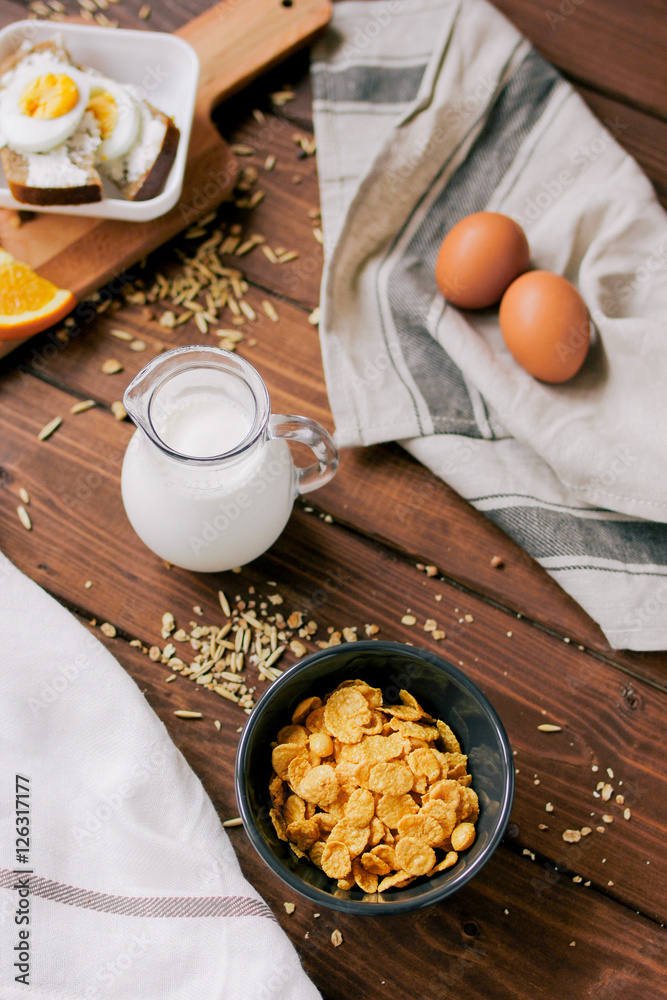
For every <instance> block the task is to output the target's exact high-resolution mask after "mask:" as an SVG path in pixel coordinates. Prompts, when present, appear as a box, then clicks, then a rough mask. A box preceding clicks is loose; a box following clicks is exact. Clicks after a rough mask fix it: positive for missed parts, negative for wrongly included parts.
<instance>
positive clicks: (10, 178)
mask: <svg viewBox="0 0 667 1000" xmlns="http://www.w3.org/2000/svg"><path fill="white" fill-rule="evenodd" d="M0 158H1V159H2V166H3V169H4V171H5V177H6V179H7V184H8V186H9V190H10V191H11V193H12V197H13V198H15V199H16V200H17V201H20V202H23V203H24V204H25V205H86V204H90V203H91V202H94V201H101V200H102V181H101V178H100V175H99V174H98V172H97V170H95V168H94V167H91V168H90V170H89V172H88V179H87V181H86V183H85V184H78V185H76V186H74V187H34V186H33V185H31V184H28V173H29V167H28V161H27V159H26V158H25V156H22V155H21V154H20V153H15V152H14V150H13V149H10V148H9V147H8V146H5V147H4V149H2V150H0Z"/></svg>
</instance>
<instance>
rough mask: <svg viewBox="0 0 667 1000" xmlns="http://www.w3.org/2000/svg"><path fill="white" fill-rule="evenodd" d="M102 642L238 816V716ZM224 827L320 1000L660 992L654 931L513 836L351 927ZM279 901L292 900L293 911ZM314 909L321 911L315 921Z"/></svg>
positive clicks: (225, 810) (137, 656)
mask: <svg viewBox="0 0 667 1000" xmlns="http://www.w3.org/2000/svg"><path fill="white" fill-rule="evenodd" d="M95 631H96V634H97V635H98V636H99V635H100V633H99V630H95ZM102 641H104V643H105V645H106V646H107V647H108V648H109V649H110V650H111V652H112V653H113V654H114V655H115V656H117V657H118V658H119V660H120V662H121V663H122V664H123V665H124V666H125V668H126V669H127V670H128V671H129V672H130V673H131V674H132V676H133V677H134V678H135V680H136V681H137V683H138V684H139V686H140V687H141V689H142V691H145V692H146V697H147V699H148V701H149V703H150V704H151V705H152V706H153V708H154V709H155V710H156V712H157V713H158V714H159V715H160V717H161V718H162V719H163V721H164V722H165V725H166V726H167V729H168V730H169V733H170V736H171V737H172V739H173V740H174V742H175V743H176V745H177V746H178V747H179V748H180V749H181V750H182V752H183V753H184V754H185V756H186V758H187V760H188V761H189V762H190V764H191V766H192V767H193V768H194V770H195V771H196V773H197V774H198V775H199V777H200V778H201V780H202V782H203V784H204V787H205V788H206V791H207V792H208V794H209V795H210V797H211V799H212V801H213V803H214V805H215V807H216V809H217V811H218V813H219V815H220V818H221V819H223V820H224V819H229V818H230V817H232V816H234V815H236V811H237V810H236V802H235V798H234V786H233V768H234V753H235V747H236V743H237V740H238V733H237V732H236V730H237V723H238V725H241V724H242V720H243V718H244V717H243V716H242V715H241V714H240V713H239V712H238V710H236V709H235V708H234V706H231V705H229V704H228V703H226V702H220V703H219V705H218V704H216V706H215V711H214V712H211V708H210V701H211V699H210V697H209V693H208V692H206V691H203V690H202V689H201V688H196V687H195V686H194V685H185V684H164V683H163V682H162V676H164V674H161V675H159V677H158V679H157V680H156V667H155V664H153V663H151V662H150V661H149V660H148V659H147V657H145V656H144V657H142V655H141V653H139V652H138V651H136V650H134V649H132V648H131V647H129V646H128V645H127V643H124V642H122V641H121V640H117V639H114V640H108V639H106V638H105V637H102ZM193 688H195V690H192V689H193ZM186 707H189V708H195V709H196V710H199V711H202V712H203V713H204V715H205V718H204V719H203V720H201V721H200V720H197V721H185V720H181V719H177V718H175V717H174V715H173V712H174V710H175V709H176V708H186ZM214 717H215V718H218V719H219V721H220V722H221V727H222V728H221V730H220V732H217V731H216V730H215V729H214V727H213V718H214ZM239 719H240V720H241V721H239ZM228 832H229V835H230V838H231V842H232V845H233V847H234V850H235V851H236V853H237V855H238V857H239V860H240V862H241V866H242V869H243V873H244V875H245V876H246V878H248V879H249V880H250V882H251V883H252V884H253V885H254V886H255V887H256V888H257V889H258V890H259V892H260V893H261V894H262V897H263V898H264V899H265V900H266V901H267V902H268V904H269V905H270V907H271V909H272V910H273V912H274V914H275V915H276V918H277V919H278V921H279V922H280V924H281V926H282V927H283V929H284V930H285V932H286V933H287V934H288V936H289V937H290V938H291V939H292V941H293V943H294V945H295V946H296V948H297V951H298V952H299V955H300V958H301V960H302V962H303V963H304V966H305V969H306V971H307V972H308V973H309V975H310V976H311V977H312V978H313V981H314V982H315V984H316V985H317V987H318V988H319V989H320V990H321V991H322V993H323V996H324V997H325V998H327V1000H349V997H350V995H351V994H350V983H351V982H353V983H354V994H355V996H359V997H368V998H369V1000H370V998H371V997H402V998H403V997H406V998H407V997H420V998H421V997H427V996H429V997H430V996H433V997H438V998H440V997H443V998H444V997H450V996H460V995H463V991H465V996H467V997H469V998H471V1000H477V998H482V997H483V998H484V1000H488V998H489V997H494V998H497V1000H506V998H507V1000H534V998H535V996H540V995H541V994H542V993H543V992H545V991H546V990H548V991H549V994H550V995H552V996H554V997H558V998H561V997H562V998H566V997H573V998H574V997H577V998H578V997H582V996H586V995H590V996H593V997H595V996H600V997H603V996H604V997H611V996H612V995H615V994H614V992H613V991H615V990H618V991H619V995H624V996H628V997H631V996H641V997H642V998H643V1000H644V998H646V1000H654V998H655V1000H657V998H658V997H661V996H664V993H663V991H662V969H661V964H662V963H661V956H662V950H661V939H660V934H661V932H660V929H659V928H658V927H656V925H655V924H654V923H652V922H651V921H649V920H647V919H645V918H643V917H640V916H638V915H637V914H635V913H633V912H631V911H629V910H627V909H626V908H625V907H623V906H621V905H619V904H618V903H616V902H614V901H613V900H612V899H610V898H609V897H608V896H605V895H603V894H602V893H600V892H598V891H596V890H595V888H594V887H586V886H584V884H583V883H573V882H572V875H571V874H565V873H564V872H559V871H557V870H556V868H555V867H554V865H553V864H552V863H551V862H549V861H548V860H546V859H545V858H540V859H536V860H535V861H531V860H530V858H529V857H528V856H524V855H522V854H521V852H520V849H518V848H517V847H516V846H515V843H514V841H513V839H512V838H510V839H508V840H506V842H505V843H504V844H503V845H502V846H501V847H500V848H499V850H498V852H497V853H496V855H495V856H494V858H493V859H492V860H491V862H490V863H489V864H488V866H487V867H486V868H485V869H484V871H483V872H482V873H481V874H480V875H479V877H478V878H477V879H475V880H474V881H473V882H472V883H470V885H468V886H466V887H465V888H464V889H463V890H462V891H461V892H459V893H457V894H456V895H455V896H453V897H451V898H450V899H448V900H446V901H445V902H444V903H442V904H440V905H437V906H433V907H430V908H428V909H426V910H421V911H418V912H416V913H412V914H406V915H402V916H400V917H384V918H382V917H375V918H366V919H364V920H359V919H358V918H355V917H348V916H346V915H344V914H340V913H336V912H334V911H331V910H327V909H321V910H319V911H318V910H316V909H315V907H314V906H313V904H311V903H309V902H308V901H306V900H305V899H303V898H302V897H300V896H299V895H298V894H297V893H294V892H292V890H290V889H288V888H287V887H286V886H284V885H283V884H282V883H281V882H280V881H279V879H278V878H277V877H276V876H275V875H274V874H273V873H272V872H271V871H270V870H269V869H268V868H267V867H266V866H265V865H264V863H263V862H262V861H261V860H260V859H259V857H258V856H257V854H256V853H255V851H254V849H253V848H252V846H251V844H250V842H249V840H248V839H247V837H246V835H245V832H244V831H243V829H242V828H238V829H230V830H229V831H228ZM285 901H290V902H294V903H295V904H296V910H295V912H294V913H293V914H292V915H291V916H288V915H287V913H286V912H285V909H284V906H283V903H284V902H285ZM313 912H320V916H319V918H314V917H313ZM334 928H338V929H339V930H340V931H341V932H342V934H343V944H342V946H340V947H339V948H337V949H335V948H334V947H333V946H332V944H331V940H330V938H331V933H332V931H333V930H334ZM572 941H575V942H576V944H575V945H574V946H572V945H571V942H572ZM519 950H520V955H521V974H520V976H517V975H516V968H515V965H516V961H517V953H518V951H519ZM415 952H417V956H418V960H417V961H416V962H415Z"/></svg>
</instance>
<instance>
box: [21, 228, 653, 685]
mask: <svg viewBox="0 0 667 1000" xmlns="http://www.w3.org/2000/svg"><path fill="white" fill-rule="evenodd" d="M222 215H223V217H224V216H225V213H224V212H223V213H222ZM303 215H304V216H305V218H306V219H307V218H308V216H307V212H303ZM252 228H253V227H252V226H248V227H247V231H248V232H250V231H252ZM313 242H314V241H313ZM258 257H261V258H262V261H263V262H264V264H266V266H267V267H268V268H272V269H273V270H274V271H275V270H278V272H279V275H281V274H282V272H283V270H284V271H285V272H287V273H289V269H290V267H292V266H294V265H296V264H297V263H298V261H294V262H292V263H291V264H285V265H280V266H276V265H271V264H269V262H268V261H267V260H266V258H265V257H264V256H263V254H261V252H260V251H259V250H254V251H252V253H251V254H250V255H248V256H246V257H243V258H241V259H240V261H241V266H242V267H243V268H244V271H245V272H246V273H248V270H249V267H250V264H248V263H247V262H248V261H249V260H251V261H252V262H254V261H255V260H257V259H258ZM228 262H229V263H231V264H235V263H236V264H238V263H239V258H229V260H228ZM156 266H158V267H159V268H160V270H161V271H164V272H165V273H167V274H169V273H170V266H171V267H173V262H172V264H171V265H169V262H168V261H165V262H164V265H163V262H161V261H158V262H157V263H156ZM256 266H258V267H259V268H263V266H264V265H263V264H262V263H261V262H260V263H259V264H258V265H256ZM270 278H271V274H270V273H269V275H268V277H267V278H266V279H265V280H267V281H268V280H270ZM281 280H283V281H287V280H289V279H288V278H282V279H281ZM266 295H267V293H266V291H265V289H264V288H260V287H256V286H255V287H252V288H251V289H250V291H249V293H248V296H247V299H248V301H249V302H250V303H251V304H252V305H253V307H254V308H255V310H256V312H257V316H258V319H257V321H256V322H253V323H251V322H248V323H247V324H245V326H244V327H243V332H244V334H245V335H246V336H247V337H248V338H253V339H256V340H257V344H256V345H255V346H254V347H249V346H247V344H241V346H240V348H239V353H240V354H242V355H243V356H244V357H246V358H247V359H248V360H249V361H250V362H251V363H252V364H254V365H256V366H257V368H258V369H259V371H260V372H261V374H262V376H263V377H264V378H265V380H266V382H267V385H268V386H269V389H270V392H271V398H272V403H273V407H274V410H276V411H277V412H283V413H292V412H302V413H307V414H308V415H309V416H312V417H313V418H314V419H317V420H319V421H320V422H321V423H323V424H325V425H326V426H327V427H329V429H333V424H332V419H331V413H330V410H329V406H328V402H327V398H326V393H325V390H324V376H323V373H322V367H321V358H320V352H319V343H318V338H317V333H316V330H315V328H314V327H313V326H311V325H310V324H309V323H308V322H307V313H306V312H304V310H303V309H301V308H299V307H297V306H295V305H293V304H292V303H291V302H286V301H281V300H280V299H279V298H277V297H276V296H275V295H273V296H272V301H273V302H274V305H275V307H276V309H277V310H278V313H279V315H280V323H279V324H275V323H273V322H271V321H270V320H269V319H268V318H267V317H266V315H265V314H264V313H263V312H262V309H261V302H262V300H263V299H265V298H266ZM160 311H161V310H160V309H159V308H156V309H155V314H156V318H157V316H158V315H159V312H160ZM117 326H120V327H122V328H123V329H126V330H128V331H129V332H131V333H133V334H135V335H136V336H139V337H141V338H143V339H144V341H145V343H146V344H147V351H146V352H144V353H137V352H135V351H133V350H131V349H130V347H129V345H128V344H126V343H123V342H122V341H118V340H116V339H115V338H113V337H112V336H111V335H110V334H109V330H110V329H113V328H114V327H117ZM210 339H211V338H210V337H205V338H203V337H202V336H201V335H200V333H199V331H198V329H197V328H196V326H195V324H194V322H192V321H190V322H189V323H187V324H184V325H183V326H181V327H178V328H177V329H176V330H166V329H164V328H163V327H161V326H160V325H159V323H158V322H157V321H156V320H155V321H153V322H152V323H147V322H146V320H145V319H144V318H143V317H142V314H141V310H140V309H139V308H136V307H132V308H128V307H124V308H123V309H122V310H121V311H120V312H118V313H115V314H114V315H113V316H109V315H108V314H106V315H105V316H103V317H101V318H100V320H99V321H98V322H97V323H96V324H95V325H94V326H93V327H91V328H90V329H85V330H82V332H81V333H79V334H76V335H75V336H74V337H73V339H72V341H71V342H70V344H68V345H67V346H66V347H65V346H64V345H62V344H60V343H59V342H57V341H56V342H55V343H53V342H52V341H51V340H49V338H48V336H45V337H41V338H34V339H33V341H31V342H30V343H29V344H28V345H26V347H25V348H24V349H23V350H21V351H20V352H18V354H17V355H16V358H15V361H16V363H18V366H19V367H23V366H26V367H27V368H28V369H29V370H30V371H32V372H34V373H35V374H39V376H40V377H42V378H45V379H48V380H50V381H54V382H56V383H57V384H59V385H63V386H65V385H66V386H67V387H68V389H69V390H70V391H74V392H76V394H77V395H78V396H80V397H82V398H92V399H95V400H98V401H99V402H100V403H102V404H104V405H106V406H107V407H109V406H110V405H111V403H112V402H113V401H114V400H119V399H121V397H122V393H123V391H124V388H125V386H126V385H127V383H128V382H129V381H130V379H131V378H133V377H134V375H136V374H137V372H138V371H139V370H140V368H141V367H142V366H143V365H144V364H145V363H146V361H147V360H148V359H149V358H150V357H152V356H154V354H155V353H157V352H159V351H161V350H163V349H164V348H165V347H169V348H171V347H177V346H182V345H186V344H191V343H198V342H201V341H202V340H210ZM286 356H288V357H289V359H290V361H289V366H288V367H286V366H285V357H286ZM109 357H113V358H116V359H117V360H119V361H120V362H121V364H123V365H124V371H123V372H122V373H119V374H118V375H114V376H108V375H104V374H103V373H102V364H103V362H104V361H105V360H107V359H108V358H109ZM13 363H14V362H12V365H10V364H9V363H7V365H6V369H7V371H9V370H11V368H12V366H13ZM79 419H81V418H79ZM369 481H372V483H373V490H372V495H371V494H369V490H368V483H369ZM311 503H312V504H314V506H315V507H317V508H318V509H319V510H321V511H323V512H326V513H329V514H331V515H333V516H334V517H335V518H336V519H337V520H339V521H341V522H343V523H345V524H349V525H350V526H353V527H354V528H355V530H357V531H362V532H364V533H365V534H367V535H368V536H369V537H372V538H382V539H383V540H384V541H385V543H389V544H391V545H392V546H393V547H394V548H395V549H396V550H397V551H398V552H400V553H402V554H403V555H404V556H405V557H406V558H408V559H409V560H410V561H411V562H412V563H413V564H416V563H419V562H420V563H422V564H432V565H435V566H436V567H437V568H438V570H439V575H440V576H441V577H443V578H445V579H447V580H449V581H456V583H457V584H458V585H460V586H463V587H466V588H469V589H470V590H472V591H475V592H476V593H479V594H481V595H484V596H485V598H486V599H487V600H489V601H492V602H496V603H499V604H501V605H502V606H504V607H505V608H507V609H508V611H510V612H512V613H513V614H514V615H517V614H519V615H521V616H523V617H524V618H525V619H527V620H528V621H530V622H534V623H535V624H536V626H537V627H539V628H542V629H549V630H550V631H553V630H556V631H559V632H560V633H561V635H562V636H563V637H566V638H568V639H570V640H571V641H572V642H574V643H576V644H582V645H584V646H586V647H587V648H589V649H591V650H593V651H595V653H596V654H598V655H600V656H604V657H608V658H611V659H612V660H613V661H614V662H615V663H617V664H618V665H619V666H621V667H622V668H623V669H624V670H625V671H626V672H627V673H628V676H629V678H634V677H637V678H644V679H646V680H650V681H651V682H652V683H654V684H656V685H658V686H659V687H661V688H663V689H664V688H666V687H667V665H666V662H665V661H666V658H665V656H664V655H663V654H661V653H655V654H651V653H643V654H640V653H629V652H619V651H613V650H611V648H610V646H609V644H608V642H607V641H606V639H605V638H604V636H603V634H602V632H601V630H600V628H599V626H597V625H596V624H595V623H594V622H593V621H592V620H591V619H590V618H589V617H588V615H587V614H586V613H585V612H584V611H583V610H582V609H581V608H580V607H579V606H578V605H577V604H576V603H575V602H574V601H573V600H572V598H570V597H569V596H568V595H567V594H566V593H565V592H564V591H563V590H561V588H560V587H559V586H558V584H557V583H556V582H555V581H554V580H553V579H552V578H551V577H549V576H548V575H547V573H546V572H545V571H543V570H541V569H540V568H539V567H538V566H537V565H536V564H535V562H534V561H533V560H532V559H531V558H530V556H528V555H527V554H526V553H525V552H524V551H522V549H520V548H519V546H518V545H516V544H515V543H514V542H512V541H511V540H510V539H509V538H508V537H507V536H506V535H505V534H504V533H503V532H502V531H500V529H498V528H497V527H496V526H495V525H493V524H492V523H491V521H489V520H488V519H487V518H486V517H484V515H482V514H480V513H478V512H477V511H475V510H474V509H473V508H472V507H470V505H469V504H467V503H466V502H465V501H463V500H462V499H461V498H460V497H458V496H457V495H456V494H455V493H454V491H453V490H451V489H450V488H449V487H448V486H446V485H445V484H444V483H443V482H441V481H440V480H439V479H437V478H436V477H435V476H433V475H431V473H430V472H429V471H428V470H427V469H425V468H424V467H423V466H421V465H419V464H418V463H417V462H416V461H414V460H413V459H412V458H410V456H408V455H407V454H406V453H405V452H404V451H403V450H402V449H401V448H399V447H398V446H397V445H386V446H377V447H373V448H355V449H350V450H346V451H344V452H343V453H342V454H341V466H340V470H339V473H338V475H337V476H336V478H335V479H334V480H333V481H332V482H331V483H330V484H329V485H328V486H327V487H326V488H325V489H324V490H321V491H319V492H318V493H316V494H314V496H313V497H312V499H311ZM493 556H499V557H500V558H501V559H502V560H503V562H504V565H503V568H502V569H494V568H493V567H492V565H491V559H492V558H493Z"/></svg>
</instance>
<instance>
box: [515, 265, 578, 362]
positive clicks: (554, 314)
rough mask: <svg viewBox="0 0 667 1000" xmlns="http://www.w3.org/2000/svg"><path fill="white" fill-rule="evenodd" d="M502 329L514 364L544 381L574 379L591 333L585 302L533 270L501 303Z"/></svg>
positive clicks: (561, 282)
mask: <svg viewBox="0 0 667 1000" xmlns="http://www.w3.org/2000/svg"><path fill="white" fill-rule="evenodd" d="M500 329H501V331H502V335H503V339H504V341H505V343H506V344H507V347H508V350H509V352H510V354H511V355H512V357H513V358H514V360H515V361H518V362H519V364H520V365H521V367H522V368H525V369H526V371H527V372H528V373H529V374H530V375H533V376H534V377H535V378H539V379H541V381H542V382H565V381H566V380H567V379H569V378H572V376H573V375H575V374H576V373H577V372H578V371H579V369H580V368H581V366H582V364H583V363H584V358H585V357H586V353H587V351H588V345H589V343H590V335H591V328H590V321H589V318H588V310H587V308H586V303H585V302H584V300H583V299H582V297H581V295H580V294H579V292H578V291H577V289H576V288H575V287H574V285H571V284H570V282H569V281H567V279H566V278H562V277H561V276H560V274H552V273H551V271H529V272H528V274H522V275H521V277H520V278H517V279H516V281H514V282H512V284H511V285H510V287H509V288H508V289H507V291H506V292H505V294H504V295H503V300H502V302H501V303H500Z"/></svg>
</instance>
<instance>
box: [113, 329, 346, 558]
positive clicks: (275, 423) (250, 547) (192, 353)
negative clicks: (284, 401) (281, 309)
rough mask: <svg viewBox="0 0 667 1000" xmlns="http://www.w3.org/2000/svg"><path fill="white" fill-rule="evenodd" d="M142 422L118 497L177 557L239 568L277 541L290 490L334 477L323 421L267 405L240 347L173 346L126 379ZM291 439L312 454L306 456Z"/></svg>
mask: <svg viewBox="0 0 667 1000" xmlns="http://www.w3.org/2000/svg"><path fill="white" fill-rule="evenodd" d="M123 401H124V404H125V409H126V410H127V412H128V414H129V416H130V417H131V418H132V420H133V421H134V422H135V424H136V425H137V430H136V432H135V434H134V436H133V437H132V440H131V441H130V443H129V445H128V448H127V452H126V453H125V458H124V461H123V472H122V480H121V488H122V494H123V503H124V505H125V510H126V512H127V516H128V518H129V520H130V523H131V524H132V527H133V528H134V530H135V531H136V533H137V534H138V535H139V538H141V540H142V541H143V542H144V543H145V544H146V545H147V546H148V547H149V548H150V549H152V550H153V552H155V553H157V555H159V556H161V557H162V558H163V559H166V560H167V562H170V563H172V564H173V565H175V566H182V567H183V568H184V569H191V570H199V571H201V572H217V571H219V570H227V569H233V568H234V567H236V566H241V565H243V564H244V563H247V562H250V560H251V559H255V558H256V557H257V556H259V555H261V554H262V553H263V552H265V551H266V549H268V548H269V546H270V545H272V544H273V543H274V542H275V540H276V539H277V538H278V535H280V533H281V531H282V530H283V528H284V527H285V525H286V524H287V521H288V519H289V516H290V513H291V511H292V505H293V503H294V499H295V497H296V496H297V495H298V494H300V493H309V492H310V491H311V490H316V489H317V488H318V487H319V486H323V485H324V483H326V482H328V481H329V480H330V479H331V478H332V476H333V475H334V473H335V472H336V469H337V467H338V453H337V451H336V448H335V446H334V443H333V441H332V440H331V437H330V436H329V434H328V433H327V431H326V430H325V429H324V427H322V426H321V425H320V424H318V423H316V422H315V421H314V420H308V418H307V417H297V416H281V415H278V414H272V413H271V404H270V400H269V394H268V392H267V388H266V386H265V385H264V382H263V381H262V379H261V377H260V375H259V373H258V372H257V371H255V369H254V368H253V367H252V365H250V364H248V362H247V361H244V360H243V358H240V357H237V356H236V355H235V354H231V353H230V352H229V351H223V350H221V349H220V348H217V347H199V346H197V347H178V348H176V349H175V350H173V351H167V352H166V353H165V354H161V355H160V356H159V357H157V358H155V359H154V360H153V361H151V362H150V363H149V364H148V365H146V367H145V368H143V369H142V370H141V371H140V372H139V374H138V375H137V376H136V378H134V379H133V380H132V382H130V384H129V386H128V387H127V389H126V391H125V396H124V399H123ZM288 441H300V442H301V443H302V444H305V445H307V446H308V447H309V448H310V449H311V450H312V451H313V453H314V455H315V459H316V461H315V462H314V464H313V465H310V466H308V467H307V468H299V467H297V466H296V465H295V464H294V462H293V461H292V454H291V451H290V448H289V445H288V444H287V442H288Z"/></svg>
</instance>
